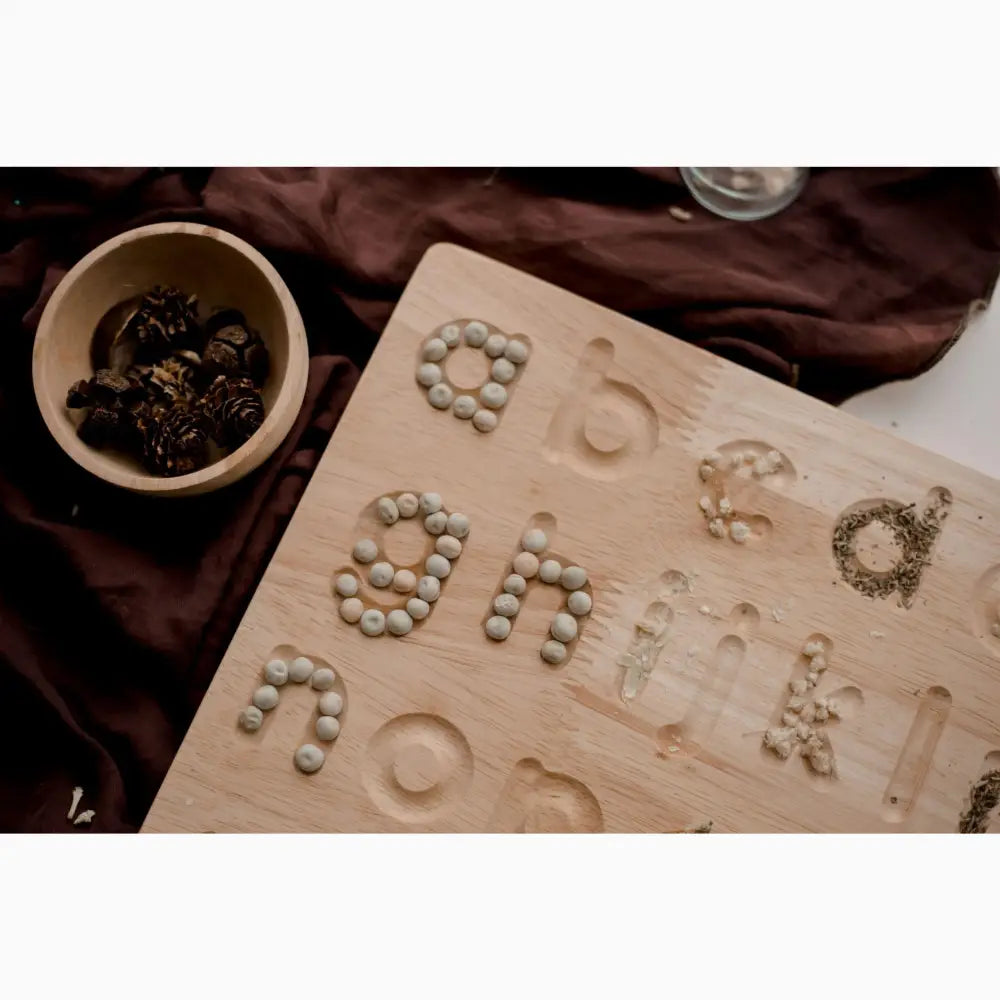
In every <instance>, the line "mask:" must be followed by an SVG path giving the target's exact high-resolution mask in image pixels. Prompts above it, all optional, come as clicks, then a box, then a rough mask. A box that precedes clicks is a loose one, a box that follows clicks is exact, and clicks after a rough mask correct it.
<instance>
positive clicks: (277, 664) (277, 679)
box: [264, 660, 288, 687]
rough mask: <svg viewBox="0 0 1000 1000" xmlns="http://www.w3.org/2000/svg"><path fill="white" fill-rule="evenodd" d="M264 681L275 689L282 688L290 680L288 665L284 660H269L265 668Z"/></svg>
mask: <svg viewBox="0 0 1000 1000" xmlns="http://www.w3.org/2000/svg"><path fill="white" fill-rule="evenodd" d="M264 680H266V681H267V683H268V684H273V685H274V686H275V687H281V685H282V684H284V683H286V682H287V680H288V664H287V663H285V661H284V660H268V663H267V666H266V667H264Z"/></svg>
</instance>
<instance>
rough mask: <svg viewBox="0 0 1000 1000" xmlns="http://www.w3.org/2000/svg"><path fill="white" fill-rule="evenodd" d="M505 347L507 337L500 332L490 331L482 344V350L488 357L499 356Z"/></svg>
mask: <svg viewBox="0 0 1000 1000" xmlns="http://www.w3.org/2000/svg"><path fill="white" fill-rule="evenodd" d="M506 349H507V338H506V337H505V336H504V335H503V334H502V333H491V334H490V335H489V336H488V337H487V338H486V343H485V344H483V350H484V351H485V352H486V356H487V357H489V358H499V357H500V356H501V355H502V354H503V352H504V351H505V350H506Z"/></svg>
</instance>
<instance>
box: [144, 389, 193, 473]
mask: <svg viewBox="0 0 1000 1000" xmlns="http://www.w3.org/2000/svg"><path fill="white" fill-rule="evenodd" d="M143 427H144V430H145V446H144V449H143V460H144V461H145V463H146V467H147V468H148V469H149V471H150V472H153V473H155V474H156V475H159V476H184V475H187V473H189V472H196V471H197V470H198V469H201V468H203V467H204V466H205V465H207V464H208V433H207V430H206V425H205V419H204V417H203V416H202V415H201V414H200V413H196V412H195V411H193V410H189V409H187V407H185V406H173V407H170V408H163V409H161V410H157V411H155V412H151V413H150V414H149V417H148V418H147V419H146V420H144V421H143Z"/></svg>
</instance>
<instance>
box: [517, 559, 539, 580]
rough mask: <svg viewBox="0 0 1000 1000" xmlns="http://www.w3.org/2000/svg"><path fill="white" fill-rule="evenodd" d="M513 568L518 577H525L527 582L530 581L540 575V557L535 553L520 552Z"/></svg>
mask: <svg viewBox="0 0 1000 1000" xmlns="http://www.w3.org/2000/svg"><path fill="white" fill-rule="evenodd" d="M511 568H512V569H513V570H514V572H515V573H517V575H518V576H523V577H524V578H525V580H530V579H531V578H532V577H534V576H536V575H537V574H538V556H536V555H535V554H534V553H533V552H518V554H517V555H516V556H514V561H513V562H512V563H511Z"/></svg>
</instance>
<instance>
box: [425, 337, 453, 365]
mask: <svg viewBox="0 0 1000 1000" xmlns="http://www.w3.org/2000/svg"><path fill="white" fill-rule="evenodd" d="M423 353H424V361H440V360H441V359H442V358H443V357H444V356H445V355H446V354H447V353H448V345H447V344H446V343H445V342H444V341H443V340H442V339H441V338H440V337H431V339H430V340H428V341H427V343H426V344H424V352H423Z"/></svg>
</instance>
